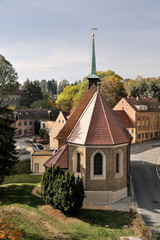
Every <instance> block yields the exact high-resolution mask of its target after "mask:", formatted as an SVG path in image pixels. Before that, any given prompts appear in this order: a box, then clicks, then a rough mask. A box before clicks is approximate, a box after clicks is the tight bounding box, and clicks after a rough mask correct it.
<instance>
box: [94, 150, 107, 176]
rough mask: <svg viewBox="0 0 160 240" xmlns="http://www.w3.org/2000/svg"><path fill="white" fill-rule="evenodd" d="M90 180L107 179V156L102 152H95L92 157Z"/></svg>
mask: <svg viewBox="0 0 160 240" xmlns="http://www.w3.org/2000/svg"><path fill="white" fill-rule="evenodd" d="M90 178H91V179H92V180H97V179H106V156H105V154H104V153H103V152H102V151H101V150H97V151H95V152H94V153H93V154H92V156H91V164H90Z"/></svg>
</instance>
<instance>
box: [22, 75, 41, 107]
mask: <svg viewBox="0 0 160 240" xmlns="http://www.w3.org/2000/svg"><path fill="white" fill-rule="evenodd" d="M42 98H43V94H42V90H41V86H40V82H39V81H37V80H35V81H33V82H32V81H30V80H29V79H27V80H26V81H25V82H24V84H23V86H22V92H21V98H20V105H21V106H24V107H30V105H31V104H32V103H33V102H35V101H38V100H41V99H42Z"/></svg>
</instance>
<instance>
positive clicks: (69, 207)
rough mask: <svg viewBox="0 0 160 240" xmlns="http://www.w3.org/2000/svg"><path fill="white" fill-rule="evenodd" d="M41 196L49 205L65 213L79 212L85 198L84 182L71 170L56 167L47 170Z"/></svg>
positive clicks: (42, 183)
mask: <svg viewBox="0 0 160 240" xmlns="http://www.w3.org/2000/svg"><path fill="white" fill-rule="evenodd" d="M41 196H42V198H43V199H44V201H45V202H46V203H47V204H50V205H51V206H53V207H54V208H56V209H60V210H61V211H63V212H70V213H71V212H77V211H78V210H79V209H80V208H81V207H82V205H83V200H84V197H85V193H84V188H83V182H82V179H81V178H80V177H78V178H75V176H74V174H72V173H71V172H70V171H69V170H67V171H64V170H62V169H60V167H59V165H55V166H53V167H50V168H48V169H46V171H45V173H44V174H43V177H42V182H41Z"/></svg>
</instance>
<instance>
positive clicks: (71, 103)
mask: <svg viewBox="0 0 160 240" xmlns="http://www.w3.org/2000/svg"><path fill="white" fill-rule="evenodd" d="M87 90H88V81H84V82H82V83H79V84H78V85H74V86H67V87H65V88H64V90H63V92H61V94H60V95H59V96H58V98H57V101H56V105H57V107H58V108H61V109H62V110H63V111H69V110H70V109H72V108H75V107H76V106H77V105H78V104H79V102H80V100H81V99H82V98H83V96H84V95H85V93H86V91H87Z"/></svg>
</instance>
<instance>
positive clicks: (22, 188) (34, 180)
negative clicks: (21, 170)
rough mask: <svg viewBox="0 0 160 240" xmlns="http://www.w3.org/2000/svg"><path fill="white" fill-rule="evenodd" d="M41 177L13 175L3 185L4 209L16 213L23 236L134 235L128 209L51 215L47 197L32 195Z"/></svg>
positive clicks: (90, 238) (0, 206) (0, 200)
mask: <svg viewBox="0 0 160 240" xmlns="http://www.w3.org/2000/svg"><path fill="white" fill-rule="evenodd" d="M40 180H41V176H34V175H29V174H23V175H13V176H9V177H6V178H5V181H4V184H3V185H1V186H0V210H1V211H2V210H3V211H4V210H5V211H6V215H7V214H9V215H10V216H11V215H13V216H14V217H13V218H12V220H13V222H14V223H15V224H16V226H17V227H18V228H20V229H21V230H22V231H23V235H24V237H21V238H20V239H34V240H42V239H44V240H45V239H48V240H49V239H74V240H82V239H86V240H106V239H110V240H116V239H119V238H120V237H121V236H133V235H134V232H133V229H132V227H131V226H129V227H128V228H124V227H123V226H124V225H129V218H128V213H126V212H120V211H109V210H108V211H106V210H105V211H103V210H87V209H81V210H80V213H79V215H78V216H76V217H74V218H73V217H72V218H70V217H65V220H61V219H57V218H56V217H55V216H52V215H50V214H47V212H45V211H42V206H43V205H44V202H43V200H42V199H41V198H39V197H37V196H34V195H32V194H31V192H32V189H33V188H34V186H36V185H38V184H39V183H40ZM6 207H7V208H6ZM8 207H9V208H8ZM107 224H109V225H110V227H109V228H106V227H105V225H107Z"/></svg>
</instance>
